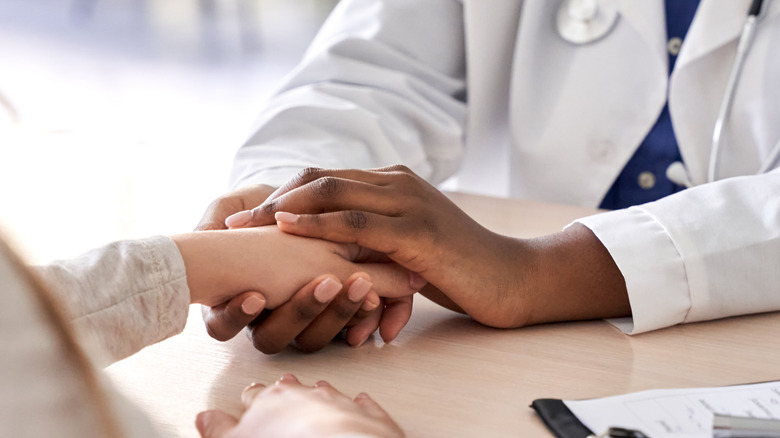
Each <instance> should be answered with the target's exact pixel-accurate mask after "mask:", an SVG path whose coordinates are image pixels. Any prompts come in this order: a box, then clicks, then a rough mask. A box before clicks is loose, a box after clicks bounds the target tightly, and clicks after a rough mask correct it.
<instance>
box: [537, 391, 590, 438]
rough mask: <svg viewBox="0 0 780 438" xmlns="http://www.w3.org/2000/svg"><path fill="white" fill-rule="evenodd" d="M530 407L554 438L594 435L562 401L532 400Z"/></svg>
mask: <svg viewBox="0 0 780 438" xmlns="http://www.w3.org/2000/svg"><path fill="white" fill-rule="evenodd" d="M531 407H532V408H533V409H534V411H536V415H538V416H539V418H541V419H542V421H543V422H544V425H545V426H547V429H549V430H550V432H552V434H553V435H555V437H556V438H588V437H590V436H594V435H595V434H594V433H593V432H592V431H591V430H590V429H588V428H587V427H585V425H584V424H582V422H581V421H580V420H579V418H577V416H576V415H574V413H573V412H572V411H571V410H570V409H569V408H568V407H567V406H566V404H565V403H564V402H563V400H559V399H554V398H542V399H538V400H534V401H533V403H531Z"/></svg>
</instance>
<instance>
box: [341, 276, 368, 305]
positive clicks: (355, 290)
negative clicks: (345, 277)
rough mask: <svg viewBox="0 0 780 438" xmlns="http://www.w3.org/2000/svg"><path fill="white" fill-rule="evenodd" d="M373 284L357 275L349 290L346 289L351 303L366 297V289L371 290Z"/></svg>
mask: <svg viewBox="0 0 780 438" xmlns="http://www.w3.org/2000/svg"><path fill="white" fill-rule="evenodd" d="M373 285H374V283H372V282H370V281H368V280H366V279H365V278H363V277H359V278H358V279H357V280H355V281H354V282H353V283H352V285H351V286H350V287H349V290H348V291H347V296H348V297H349V300H350V301H352V302H353V303H357V302H358V301H360V300H362V299H363V298H365V297H366V294H368V291H370V290H371V287H372V286H373Z"/></svg>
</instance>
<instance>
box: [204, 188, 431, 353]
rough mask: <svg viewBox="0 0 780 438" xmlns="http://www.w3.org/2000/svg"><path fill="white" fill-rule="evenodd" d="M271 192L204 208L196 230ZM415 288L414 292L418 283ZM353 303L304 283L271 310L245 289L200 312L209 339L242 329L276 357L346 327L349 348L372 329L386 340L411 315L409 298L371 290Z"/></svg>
mask: <svg viewBox="0 0 780 438" xmlns="http://www.w3.org/2000/svg"><path fill="white" fill-rule="evenodd" d="M274 190H275V189H274V188H273V187H271V186H268V185H262V184H259V185H255V186H251V187H246V188H243V189H240V190H237V191H234V192H231V193H228V194H226V195H223V196H221V197H219V198H218V199H217V200H215V201H214V202H212V203H211V205H210V206H209V207H208V209H207V211H206V213H205V214H204V216H203V218H202V219H201V221H200V224H198V228H197V230H215V229H226V228H227V226H225V218H226V217H228V216H230V215H232V214H233V213H235V212H237V211H242V210H246V209H247V208H252V207H255V206H257V205H260V204H261V203H262V202H263V201H264V200H265V199H266V197H267V196H268V195H269V194H271V193H272V192H273V191H274ZM363 261H365V260H363ZM418 282H419V278H418ZM423 284H424V283H423ZM414 287H416V288H418V289H419V288H420V287H422V284H418V285H415V286H414ZM354 299H355V292H354V291H353V292H352V295H351V296H350V293H349V287H348V286H345V287H344V288H342V290H341V292H339V293H338V294H337V295H336V296H335V297H333V298H332V299H331V300H330V301H322V299H318V298H317V296H315V294H314V290H313V288H312V287H311V286H310V285H308V286H306V287H304V288H303V289H301V290H300V291H299V292H298V293H296V294H295V295H294V296H293V297H292V299H290V301H288V302H286V303H284V304H282V305H281V306H280V307H279V308H277V309H276V310H274V311H269V310H263V309H264V307H265V303H266V298H265V297H264V296H263V295H262V294H260V293H259V292H256V291H248V292H245V293H243V294H241V295H239V296H236V297H235V298H233V299H232V300H230V301H229V302H226V303H222V304H219V305H217V306H214V307H208V306H203V307H202V313H203V320H204V322H205V324H206V328H207V330H208V332H209V334H210V335H211V336H212V337H213V338H215V339H217V340H220V341H226V340H228V339H231V338H233V337H234V336H235V335H236V334H237V333H238V332H240V331H241V330H243V329H245V328H246V330H247V334H248V335H249V337H250V339H251V340H252V342H253V344H254V345H255V347H256V348H257V349H258V350H260V351H262V352H263V353H266V354H273V353H277V352H279V351H281V350H282V349H283V348H284V347H285V346H287V345H288V344H292V345H293V346H295V347H296V348H298V349H300V350H302V351H307V352H313V351H317V350H320V349H322V348H324V347H325V346H327V345H328V344H329V343H330V341H331V340H332V339H333V338H335V337H337V336H338V335H339V334H340V333H342V332H343V331H344V330H343V329H345V328H346V329H347V330H346V333H345V335H346V341H347V343H349V344H350V345H352V346H358V345H361V344H362V343H363V342H365V341H366V340H367V339H368V338H369V336H370V335H371V334H372V333H374V332H375V331H376V330H377V328H379V329H380V334H381V336H382V338H383V339H384V340H385V341H386V342H390V341H392V340H393V339H395V337H396V336H397V335H398V333H399V332H400V331H401V329H403V327H404V326H405V325H406V322H408V320H409V317H410V315H411V309H412V297H411V296H404V297H398V298H380V297H379V296H378V295H377V294H376V292H374V291H373V290H371V291H369V292H368V294H367V295H366V296H365V298H364V299H363V300H362V301H358V302H355V301H354ZM261 311H262V313H261Z"/></svg>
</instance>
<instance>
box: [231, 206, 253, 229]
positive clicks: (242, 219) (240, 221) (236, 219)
mask: <svg viewBox="0 0 780 438" xmlns="http://www.w3.org/2000/svg"><path fill="white" fill-rule="evenodd" d="M251 219H252V211H251V210H244V211H239V212H238V213H234V214H231V215H230V216H228V217H227V219H225V226H227V227H228V228H239V227H243V226H244V225H246V224H248V223H249V221H250V220H251Z"/></svg>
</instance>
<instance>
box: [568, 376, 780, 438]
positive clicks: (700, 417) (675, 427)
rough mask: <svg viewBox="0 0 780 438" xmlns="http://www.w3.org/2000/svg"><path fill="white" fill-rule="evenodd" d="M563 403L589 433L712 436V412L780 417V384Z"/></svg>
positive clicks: (659, 391)
mask: <svg viewBox="0 0 780 438" xmlns="http://www.w3.org/2000/svg"><path fill="white" fill-rule="evenodd" d="M563 403H564V404H565V405H566V406H567V407H568V408H569V410H571V412H572V413H573V414H574V415H575V416H576V417H577V418H578V419H579V420H580V422H582V424H584V425H585V426H586V427H587V428H588V429H590V430H591V431H593V432H594V433H596V434H600V433H602V432H604V431H605V430H607V429H609V428H610V427H624V428H628V429H635V430H639V431H642V432H643V433H645V434H647V435H649V436H651V437H653V438H663V437H674V438H678V437H691V438H696V437H702V438H704V437H707V438H709V437H711V436H712V418H713V416H714V414H716V413H717V414H721V415H733V416H741V417H755V418H772V419H780V381H775V382H767V383H756V384H750V385H739V386H723V387H716V388H693V389H656V390H649V391H642V392H635V393H631V394H625V395H618V396H613V397H604V398H599V399H591V400H579V401H570V400H564V401H563Z"/></svg>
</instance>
